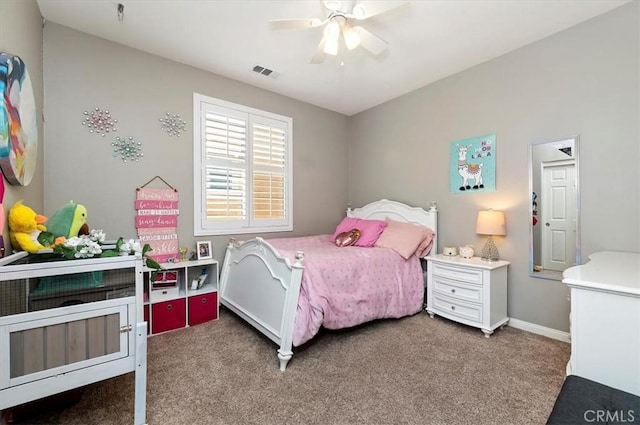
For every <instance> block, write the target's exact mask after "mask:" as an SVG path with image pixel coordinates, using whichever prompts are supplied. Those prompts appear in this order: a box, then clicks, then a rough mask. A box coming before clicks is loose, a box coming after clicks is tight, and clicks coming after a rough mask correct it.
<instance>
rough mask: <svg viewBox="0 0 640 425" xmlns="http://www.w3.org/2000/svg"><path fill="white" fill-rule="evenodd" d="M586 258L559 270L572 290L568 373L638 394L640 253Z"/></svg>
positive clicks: (598, 254)
mask: <svg viewBox="0 0 640 425" xmlns="http://www.w3.org/2000/svg"><path fill="white" fill-rule="evenodd" d="M589 260H590V261H589V263H587V264H584V265H581V266H576V267H571V268H569V269H567V270H565V271H564V273H563V279H562V281H563V282H564V283H566V284H567V285H568V286H569V288H571V359H570V361H569V365H568V367H567V373H568V374H571V375H578V376H581V377H583V378H587V379H591V380H593V381H596V382H600V383H602V384H605V385H608V386H610V387H613V388H617V389H619V390H622V391H627V392H630V393H632V394H636V395H640V253H632V252H612V251H605V252H597V253H595V254H592V255H590V256H589Z"/></svg>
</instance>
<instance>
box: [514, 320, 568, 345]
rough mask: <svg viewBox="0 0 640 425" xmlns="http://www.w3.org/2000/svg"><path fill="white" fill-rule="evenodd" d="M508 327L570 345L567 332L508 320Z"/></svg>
mask: <svg viewBox="0 0 640 425" xmlns="http://www.w3.org/2000/svg"><path fill="white" fill-rule="evenodd" d="M509 326H511V327H513V328H516V329H522V330H523V331H527V332H531V333H534V334H538V335H542V336H546V337H548V338H553V339H557V340H558V341H562V342H568V343H571V336H570V334H569V332H564V331H559V330H557V329H552V328H547V327H545V326H540V325H536V324H535V323H529V322H525V321H524V320H518V319H513V318H510V319H509Z"/></svg>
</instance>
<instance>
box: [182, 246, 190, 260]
mask: <svg viewBox="0 0 640 425" xmlns="http://www.w3.org/2000/svg"><path fill="white" fill-rule="evenodd" d="M187 252H189V248H187V247H185V246H183V247H182V248H180V261H187Z"/></svg>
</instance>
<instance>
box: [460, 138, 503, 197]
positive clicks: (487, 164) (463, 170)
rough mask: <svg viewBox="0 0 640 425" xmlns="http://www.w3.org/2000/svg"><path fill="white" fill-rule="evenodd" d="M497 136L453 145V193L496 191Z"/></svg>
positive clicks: (461, 141) (462, 141)
mask: <svg viewBox="0 0 640 425" xmlns="http://www.w3.org/2000/svg"><path fill="white" fill-rule="evenodd" d="M495 176H496V135H495V134H489V135H486V136H480V137H473V138H470V139H465V140H460V141H457V142H453V143H451V159H450V172H449V181H450V185H449V187H450V190H451V192H453V193H465V192H478V191H480V192H487V191H495V190H496V179H495Z"/></svg>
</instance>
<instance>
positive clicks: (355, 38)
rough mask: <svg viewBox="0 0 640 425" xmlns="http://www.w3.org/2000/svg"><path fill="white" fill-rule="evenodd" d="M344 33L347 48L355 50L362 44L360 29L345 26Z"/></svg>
mask: <svg viewBox="0 0 640 425" xmlns="http://www.w3.org/2000/svg"><path fill="white" fill-rule="evenodd" d="M342 35H343V36H344V44H345V46H347V49H349V50H353V49H355V48H356V47H358V46H359V45H360V34H358V30H356V29H353V28H351V27H345V29H344V30H343V31H342Z"/></svg>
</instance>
